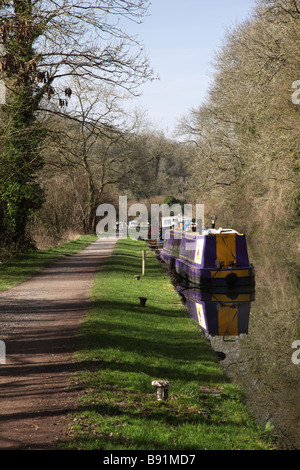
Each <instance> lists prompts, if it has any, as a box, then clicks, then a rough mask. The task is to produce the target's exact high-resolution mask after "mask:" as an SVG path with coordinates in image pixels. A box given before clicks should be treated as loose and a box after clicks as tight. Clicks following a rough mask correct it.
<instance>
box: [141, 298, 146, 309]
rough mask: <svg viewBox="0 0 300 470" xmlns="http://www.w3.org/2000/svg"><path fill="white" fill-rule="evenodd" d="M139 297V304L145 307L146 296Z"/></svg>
mask: <svg viewBox="0 0 300 470" xmlns="http://www.w3.org/2000/svg"><path fill="white" fill-rule="evenodd" d="M139 299H140V306H141V307H145V305H146V300H147V297H139Z"/></svg>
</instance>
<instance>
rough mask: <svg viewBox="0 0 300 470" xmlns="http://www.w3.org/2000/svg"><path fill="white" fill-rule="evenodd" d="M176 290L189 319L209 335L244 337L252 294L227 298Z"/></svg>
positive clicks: (207, 293) (213, 294)
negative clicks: (183, 303)
mask: <svg viewBox="0 0 300 470" xmlns="http://www.w3.org/2000/svg"><path fill="white" fill-rule="evenodd" d="M177 290H178V291H179V292H180V294H181V295H182V296H183V297H184V298H185V305H186V308H187V310H188V312H189V314H190V316H191V317H192V318H193V319H194V320H196V321H197V322H198V323H199V325H200V327H201V329H202V330H203V331H204V332H205V333H206V334H208V335H210V336H222V337H223V338H224V339H225V338H227V339H228V337H236V336H239V335H242V334H248V326H249V315H250V305H251V301H253V300H254V293H251V292H248V293H244V294H237V295H231V294H230V293H229V292H227V293H226V294H224V293H223V294H220V293H209V292H207V291H206V292H203V291H202V292H201V291H200V290H197V289H184V288H182V287H178V288H177Z"/></svg>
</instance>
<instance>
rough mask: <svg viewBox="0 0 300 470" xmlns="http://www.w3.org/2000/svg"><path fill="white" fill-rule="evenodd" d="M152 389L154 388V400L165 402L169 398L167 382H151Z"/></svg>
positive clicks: (168, 383) (168, 384)
mask: <svg viewBox="0 0 300 470" xmlns="http://www.w3.org/2000/svg"><path fill="white" fill-rule="evenodd" d="M151 385H153V387H156V398H157V400H167V398H168V396H169V387H170V382H168V381H167V380H153V381H152V382H151Z"/></svg>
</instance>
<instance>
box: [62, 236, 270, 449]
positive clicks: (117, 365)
mask: <svg viewBox="0 0 300 470" xmlns="http://www.w3.org/2000/svg"><path fill="white" fill-rule="evenodd" d="M142 249H145V244H144V243H143V242H134V241H129V240H122V241H119V242H118V244H117V246H116V248H115V251H114V253H113V255H112V256H111V257H110V259H109V260H108V262H107V263H106V264H105V265H104V266H102V267H101V268H100V271H99V273H98V275H97V277H96V279H95V282H94V285H93V288H92V297H93V305H92V308H91V309H90V312H89V314H88V315H87V317H86V319H85V321H84V322H83V324H82V326H81V328H80V331H79V334H78V352H77V354H76V361H79V363H81V364H82V370H81V371H80V372H78V374H76V378H75V380H76V381H78V382H79V383H80V385H81V387H82V389H83V392H84V393H83V394H82V396H81V398H80V403H79V411H78V413H76V414H75V415H74V416H73V417H72V423H73V426H72V429H71V430H70V436H71V437H70V441H69V442H68V443H63V444H62V446H63V447H65V448H75V449H86V450H89V449H104V450H124V449H129V450H173V449H177V450H180V449H181V450H182V449H184V450H188V449H191V450H201V449H209V450H217V449H224V450H225V449H268V448H271V445H270V443H269V442H268V436H267V434H266V433H264V432H263V431H262V430H261V429H260V428H259V427H258V426H257V425H256V424H255V422H254V421H253V419H252V418H251V416H250V415H249V412H248V410H247V408H246V406H245V404H244V401H243V394H242V392H241V391H240V390H239V389H238V388H237V387H235V386H234V385H232V384H230V383H229V381H228V379H227V378H226V377H225V376H224V374H223V372H222V370H221V368H220V366H219V363H218V361H217V359H216V355H215V353H214V352H213V351H212V349H211V347H210V345H209V343H208V342H207V341H206V339H205V337H204V335H203V333H202V332H201V330H200V328H199V325H198V324H197V323H196V322H195V321H193V320H191V319H190V318H189V316H188V314H187V312H186V310H185V308H184V307H183V305H182V303H181V301H180V299H179V297H178V294H177V293H176V291H175V290H174V288H173V286H172V285H171V283H170V280H169V277H168V276H167V274H166V273H165V271H164V270H163V269H162V267H161V266H160V263H159V262H158V261H157V260H156V259H155V258H154V256H153V255H152V253H150V252H149V251H148V252H147V261H146V274H145V276H141V278H140V280H136V279H135V278H134V275H138V274H140V273H141V259H142ZM139 296H144V297H147V302H146V306H145V307H141V306H140V303H139ZM154 379H166V380H168V381H169V382H170V384H171V385H170V389H169V399H168V400H166V401H161V402H159V401H157V400H156V391H155V388H154V387H153V386H152V385H151V382H152V380H154ZM200 386H208V387H218V389H219V390H220V396H213V395H209V394H208V395H202V394H201V392H200Z"/></svg>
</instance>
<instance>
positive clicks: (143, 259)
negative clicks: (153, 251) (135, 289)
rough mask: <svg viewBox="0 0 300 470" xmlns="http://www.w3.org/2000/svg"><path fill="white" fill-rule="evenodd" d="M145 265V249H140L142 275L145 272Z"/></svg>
mask: <svg viewBox="0 0 300 470" xmlns="http://www.w3.org/2000/svg"><path fill="white" fill-rule="evenodd" d="M145 266H146V250H143V251H142V275H143V276H144V274H145Z"/></svg>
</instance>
